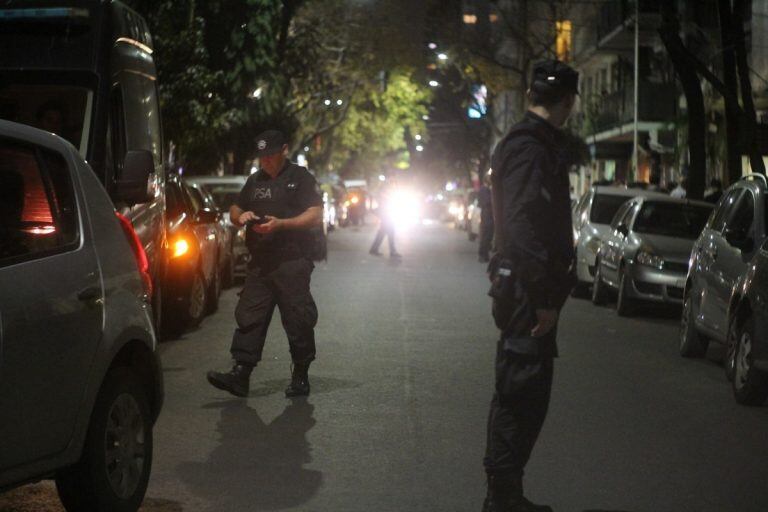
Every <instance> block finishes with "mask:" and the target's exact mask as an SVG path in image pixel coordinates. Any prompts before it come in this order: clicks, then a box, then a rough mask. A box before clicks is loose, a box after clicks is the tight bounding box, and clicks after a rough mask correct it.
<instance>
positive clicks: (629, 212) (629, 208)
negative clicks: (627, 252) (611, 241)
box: [617, 201, 637, 227]
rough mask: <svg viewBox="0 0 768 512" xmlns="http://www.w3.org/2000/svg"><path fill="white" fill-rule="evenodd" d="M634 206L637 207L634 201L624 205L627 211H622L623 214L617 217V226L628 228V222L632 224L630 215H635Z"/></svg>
mask: <svg viewBox="0 0 768 512" xmlns="http://www.w3.org/2000/svg"><path fill="white" fill-rule="evenodd" d="M636 206H637V203H636V202H635V201H632V202H629V203H627V205H626V207H627V209H626V210H625V211H624V214H623V215H622V216H621V217H619V225H624V226H627V227H629V224H630V222H632V215H633V214H634V213H635V207H636ZM617 217H618V215H617Z"/></svg>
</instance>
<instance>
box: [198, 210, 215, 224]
mask: <svg viewBox="0 0 768 512" xmlns="http://www.w3.org/2000/svg"><path fill="white" fill-rule="evenodd" d="M218 220H219V212H218V210H211V209H208V208H206V209H204V210H200V211H199V212H197V217H195V222H197V223H198V224H213V223H215V222H217V221H218Z"/></svg>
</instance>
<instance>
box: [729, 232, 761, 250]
mask: <svg viewBox="0 0 768 512" xmlns="http://www.w3.org/2000/svg"><path fill="white" fill-rule="evenodd" d="M723 236H724V237H725V240H726V241H727V242H728V243H729V244H730V245H732V246H733V247H735V248H737V249H739V250H741V251H744V252H750V251H751V250H752V249H753V248H754V244H755V242H754V240H752V237H750V236H749V235H748V234H747V232H746V231H744V230H741V229H730V228H726V229H725V231H724V232H723Z"/></svg>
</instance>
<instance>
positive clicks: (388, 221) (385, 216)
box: [368, 183, 401, 259]
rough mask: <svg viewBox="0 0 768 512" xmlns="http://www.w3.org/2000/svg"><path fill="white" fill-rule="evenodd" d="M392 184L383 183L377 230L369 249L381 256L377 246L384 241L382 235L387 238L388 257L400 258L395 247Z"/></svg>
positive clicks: (372, 253) (373, 253) (373, 254)
mask: <svg viewBox="0 0 768 512" xmlns="http://www.w3.org/2000/svg"><path fill="white" fill-rule="evenodd" d="M394 192H395V190H394V185H393V184H392V183H387V184H385V185H384V187H383V189H382V192H381V194H380V195H379V211H378V216H379V230H378V231H377V232H376V238H374V239H373V244H372V245H371V249H370V251H368V252H369V253H370V254H371V255H372V256H381V253H380V252H379V247H381V243H382V242H383V241H384V237H386V238H387V242H388V243H389V257H390V258H395V259H397V258H400V257H401V255H400V253H398V252H397V249H395V222H394V218H393V217H394V212H393V211H392V209H393V208H394V207H395V205H394V204H393V195H394Z"/></svg>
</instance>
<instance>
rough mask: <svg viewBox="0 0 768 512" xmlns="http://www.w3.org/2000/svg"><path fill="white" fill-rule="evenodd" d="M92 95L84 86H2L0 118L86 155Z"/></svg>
mask: <svg viewBox="0 0 768 512" xmlns="http://www.w3.org/2000/svg"><path fill="white" fill-rule="evenodd" d="M92 103H93V92H92V91H91V90H90V89H88V88H85V87H79V86H71V85H46V84H39V85H36V84H0V118H2V119H7V120H9V121H14V122H17V123H21V124H26V125H29V126H34V127H35V128H40V129H41V130H45V131H47V132H51V133H55V134H56V135H58V136H60V137H62V138H64V139H66V140H68V141H69V142H71V143H72V144H73V145H74V146H75V147H76V148H78V149H79V150H80V154H81V155H83V157H85V156H86V147H87V143H88V135H89V131H90V119H91V108H92Z"/></svg>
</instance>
